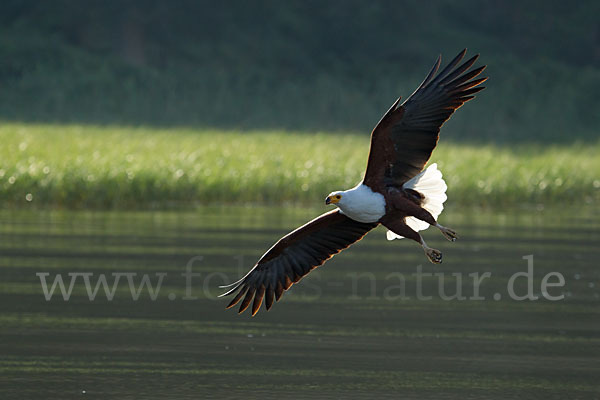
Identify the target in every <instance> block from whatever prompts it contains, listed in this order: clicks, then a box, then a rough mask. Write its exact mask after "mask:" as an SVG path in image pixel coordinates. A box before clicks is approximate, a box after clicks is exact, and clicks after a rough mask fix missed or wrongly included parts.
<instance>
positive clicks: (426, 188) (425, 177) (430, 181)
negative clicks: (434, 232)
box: [386, 163, 448, 240]
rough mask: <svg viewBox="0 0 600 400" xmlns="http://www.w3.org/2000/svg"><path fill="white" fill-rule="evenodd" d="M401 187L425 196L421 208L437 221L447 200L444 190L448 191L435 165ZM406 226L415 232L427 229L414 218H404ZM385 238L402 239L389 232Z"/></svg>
mask: <svg viewBox="0 0 600 400" xmlns="http://www.w3.org/2000/svg"><path fill="white" fill-rule="evenodd" d="M403 187H404V188H405V189H413V190H416V191H417V192H419V193H421V194H422V195H423V196H425V199H424V200H423V204H422V205H421V206H422V207H423V208H424V209H426V210H427V211H429V213H430V214H431V215H433V218H435V219H436V220H437V217H438V216H439V215H440V214H441V213H442V210H443V209H444V202H445V201H446V199H447V198H448V196H446V189H448V186H447V185H446V182H444V179H443V178H442V172H441V171H440V170H439V169H437V164H435V163H434V164H431V165H430V166H429V167H427V169H425V170H423V171H421V173H420V174H419V175H416V176H415V177H413V178H412V179H411V180H409V181H408V182H406V183H405V184H404V185H403ZM406 225H408V226H410V227H411V228H412V229H414V230H415V231H417V232H418V231H422V230H425V229H427V228H429V224H428V223H427V222H425V221H421V220H420V219H417V218H415V217H408V218H406ZM386 236H387V239H388V240H394V239H402V238H403V237H404V236H400V235H396V234H395V233H394V232H392V231H389V230H388V231H387V234H386Z"/></svg>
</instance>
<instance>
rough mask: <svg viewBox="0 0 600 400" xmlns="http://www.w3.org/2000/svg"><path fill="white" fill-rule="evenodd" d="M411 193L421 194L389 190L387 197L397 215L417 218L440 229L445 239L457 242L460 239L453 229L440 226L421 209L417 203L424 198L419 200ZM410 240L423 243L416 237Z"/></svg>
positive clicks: (428, 213)
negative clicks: (399, 213) (400, 213)
mask: <svg viewBox="0 0 600 400" xmlns="http://www.w3.org/2000/svg"><path fill="white" fill-rule="evenodd" d="M411 191H412V192H415V193H417V194H419V193H418V192H416V191H414V190H411V189H409V190H404V191H402V190H398V189H392V190H389V189H388V192H387V195H388V197H389V198H390V200H391V201H390V203H391V204H392V207H393V211H395V212H396V213H398V212H402V213H403V214H404V215H405V216H407V217H415V218H418V219H420V220H421V221H425V222H427V223H428V224H429V225H432V226H435V227H436V228H438V229H439V230H440V231H441V232H442V235H444V237H445V238H446V239H448V240H449V241H451V242H454V241H456V239H458V235H457V234H456V232H455V231H454V230H453V229H450V228H447V227H445V226H442V225H440V224H438V223H437V221H436V220H435V218H433V215H431V213H430V212H429V211H427V210H426V209H424V208H423V207H421V205H420V204H418V203H417V202H419V201H422V198H421V200H419V199H417V197H416V196H415V195H414V194H412V193H411ZM388 229H390V230H391V231H392V232H395V231H394V230H393V229H391V228H388ZM398 234H399V235H401V236H404V237H410V236H406V235H402V234H400V233H398ZM419 237H420V235H419ZM410 238H411V239H413V240H416V241H417V242H419V243H421V242H420V240H417V239H416V238H414V237H410Z"/></svg>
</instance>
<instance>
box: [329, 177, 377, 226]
mask: <svg viewBox="0 0 600 400" xmlns="http://www.w3.org/2000/svg"><path fill="white" fill-rule="evenodd" d="M337 206H338V207H339V208H340V210H341V211H342V214H345V215H347V216H348V217H350V218H352V219H353V220H355V221H358V222H377V221H379V219H380V218H381V217H383V216H384V215H385V198H384V197H383V195H382V194H381V193H377V192H374V191H372V190H371V188H369V187H368V186H366V185H363V183H362V182H361V183H359V184H358V185H357V186H356V187H355V188H353V189H350V190H346V191H345V192H342V199H341V200H340V202H339V203H337Z"/></svg>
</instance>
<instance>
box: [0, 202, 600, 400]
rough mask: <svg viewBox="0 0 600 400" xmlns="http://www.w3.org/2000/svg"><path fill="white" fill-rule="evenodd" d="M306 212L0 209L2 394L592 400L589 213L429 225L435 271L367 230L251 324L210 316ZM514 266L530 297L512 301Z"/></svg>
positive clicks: (455, 217)
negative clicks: (452, 238) (441, 227)
mask: <svg viewBox="0 0 600 400" xmlns="http://www.w3.org/2000/svg"><path fill="white" fill-rule="evenodd" d="M320 211H321V210H295V211H293V212H289V211H288V212H284V211H283V210H268V209H263V208H222V209H209V208H207V209H201V210H198V211H196V212H185V213H176V212H172V213H171V212H167V213H164V212H160V213H151V212H146V213H102V212H99V213H86V212H44V211H33V212H32V211H19V212H9V211H2V212H0V235H1V238H0V247H1V250H0V298H1V301H0V337H1V340H0V349H1V359H0V369H1V371H2V373H1V374H0V388H1V391H2V398H10V397H12V398H51V397H56V398H81V399H85V398H88V399H105V398H169V399H174V398H210V397H216V398H228V397H229V398H239V397H241V396H244V397H246V398H255V397H262V398H303V397H311V398H328V397H329V398H330V397H331V396H336V395H337V396H338V397H344V398H349V397H354V398H365V397H371V398H374V397H375V396H377V397H384V398H385V397H389V398H432V399H450V398H456V399H465V398H473V399H480V398H486V399H492V398H497V399H506V398H544V399H554V398H556V399H562V398H570V399H576V398H598V397H600V382H599V381H598V377H599V376H600V307H599V306H600V268H599V265H598V259H599V258H600V246H599V244H600V216H599V215H598V212H597V210H595V209H592V208H588V209H564V208H563V209H546V210H539V209H530V210H526V209H524V210H520V211H504V212H490V211H482V210H468V211H462V212H459V211H456V210H448V211H447V212H445V213H444V214H443V215H442V219H441V221H442V223H444V224H445V225H448V226H450V227H453V228H455V229H456V230H457V231H458V232H459V234H460V236H461V238H460V240H459V241H458V242H456V243H450V242H447V241H445V240H444V239H443V237H442V235H441V234H440V233H439V232H437V231H434V230H433V229H429V230H427V231H426V232H425V237H426V239H427V241H428V243H429V245H430V246H432V247H436V248H438V249H440V250H442V252H443V253H444V262H443V264H441V265H439V266H436V265H433V264H430V263H429V262H428V261H427V260H426V258H425V256H424V255H423V252H422V251H421V249H420V247H419V246H418V245H416V244H415V243H414V242H409V241H406V240H402V241H394V242H387V241H386V240H385V231H384V230H383V228H378V229H377V230H376V231H374V232H372V233H371V234H369V235H368V236H367V237H366V238H365V239H364V240H363V241H362V242H360V243H359V244H357V245H355V246H353V247H352V248H351V249H350V250H348V251H345V252H343V253H342V254H340V255H338V256H337V257H335V258H334V259H333V260H331V261H330V262H328V263H327V264H326V265H325V266H324V267H321V268H320V269H318V270H316V271H314V272H313V273H311V274H310V275H309V277H308V278H306V279H305V280H303V281H302V282H301V284H299V285H296V286H294V287H293V288H292V289H291V291H289V292H287V293H286V295H284V297H283V299H282V300H281V301H280V302H279V303H277V304H275V306H274V307H273V309H272V310H271V311H269V312H268V313H267V312H264V310H261V312H259V314H258V315H257V316H256V317H254V318H251V317H250V316H249V315H248V314H247V313H245V314H243V315H238V314H237V313H236V312H235V311H234V310H224V306H225V304H226V300H223V299H216V296H217V295H218V294H219V293H220V290H219V289H218V288H217V286H218V285H220V284H223V283H225V282H228V281H231V280H233V279H235V278H237V277H239V276H240V275H241V274H243V273H244V272H245V271H246V270H247V269H248V268H249V267H250V266H251V265H252V263H253V262H254V261H255V260H256V258H257V257H259V256H260V255H261V254H262V253H263V252H264V251H265V250H266V249H267V248H268V247H269V246H270V245H271V244H272V243H273V242H274V240H276V239H277V238H279V237H280V236H281V235H282V234H283V233H285V232H286V231H288V230H289V229H291V228H295V227H296V226H297V225H299V224H300V223H303V222H305V221H306V220H308V219H310V218H312V217H313V216H314V215H316V214H317V213H318V212H320ZM530 255H532V257H533V258H531V257H530V258H529V259H524V258H523V257H524V256H530ZM530 262H532V265H533V269H532V271H533V272H532V277H533V279H532V281H531V282H532V285H531V293H530V295H531V296H537V297H538V298H539V299H538V300H535V301H532V300H515V299H512V298H511V296H510V293H509V286H510V285H509V282H511V277H512V276H513V275H514V274H516V273H519V272H521V273H523V274H521V275H525V274H524V273H525V272H527V271H528V263H530ZM186 266H190V268H191V271H192V272H193V273H198V274H200V275H199V276H193V277H191V284H190V285H186V278H185V277H184V276H182V273H184V272H185V271H186ZM419 271H421V276H418V275H417V274H418V273H419ZM432 273H438V275H432ZM486 273H488V275H486V276H485V278H482V280H481V283H480V286H479V294H478V297H477V298H478V299H473V297H475V295H476V293H474V291H475V287H474V284H473V279H474V277H482V276H484V274H486ZM552 273H554V274H552ZM69 274H71V275H69ZM114 274H117V275H118V276H120V278H119V280H118V281H117V284H116V285H114V286H113V284H114V282H115V280H116V276H117V275H114ZM119 274H120V275H119ZM426 274H427V275H426ZM470 274H471V275H470ZM547 274H552V275H550V276H548V277H547V278H546V280H547V283H549V284H550V285H552V284H554V286H548V287H547V288H546V290H545V291H544V290H542V288H541V284H542V281H543V279H544V277H545V276H546V275H547ZM558 274H560V276H562V277H563V278H564V284H563V285H560V277H559V276H558ZM57 275H60V276H61V277H62V279H63V281H64V286H65V291H68V290H69V286H70V283H71V279H73V286H72V293H71V295H70V297H69V298H68V300H64V299H63V296H62V294H61V288H60V286H58V285H57V286H56V287H55V291H54V293H53V294H52V296H51V297H50V299H49V300H46V297H47V296H50V294H49V293H46V294H45V293H44V288H43V285H42V282H43V281H45V282H46V283H47V287H46V289H47V291H50V289H51V286H52V283H53V282H54V280H55V279H56V277H57ZM101 276H104V277H105V278H106V280H107V283H108V285H107V289H108V291H109V292H111V291H112V289H114V293H112V300H108V298H107V297H110V296H108V295H107V294H106V293H105V291H104V289H103V288H102V287H99V290H98V292H97V293H95V298H94V299H93V300H90V293H88V291H87V290H86V286H85V279H88V281H89V282H90V285H91V286H90V289H91V290H92V291H93V289H94V288H95V285H96V283H97V282H98V279H99V278H100V277H101ZM144 276H146V277H147V278H146V279H148V281H147V283H148V282H149V283H150V284H151V285H152V287H153V289H154V292H152V293H149V291H148V289H147V286H146V287H143V288H142V290H141V291H140V293H139V297H138V298H137V300H135V299H134V298H135V297H137V295H138V292H137V291H138V289H139V285H140V283H141V282H142V280H143V279H144ZM159 279H162V280H161V281H160V283H161V285H160V287H159V288H157V284H158V283H159ZM513 281H514V293H515V294H516V295H519V296H523V295H525V294H526V293H527V291H528V290H529V289H530V288H529V284H528V279H527V277H526V276H517V277H516V278H514V279H513ZM440 282H441V284H440ZM130 283H133V287H132V288H130V285H129V284H130ZM440 285H441V288H442V289H443V290H440ZM457 287H458V288H459V289H457ZM132 290H133V293H132ZM457 290H460V291H459V292H457ZM457 294H458V295H459V297H460V298H461V299H462V300H461V299H457V298H454V299H450V300H448V299H447V298H446V299H445V298H444V297H445V296H448V297H452V296H453V295H457ZM151 295H152V296H151ZM418 295H420V296H430V297H425V298H426V299H423V298H422V299H418V298H417V296H418ZM153 296H154V297H155V298H154V299H152V297H153ZM544 296H553V297H552V298H562V299H561V300H554V301H552V300H548V299H546V298H545V297H544ZM92 297H93V296H92ZM463 298H465V299H463Z"/></svg>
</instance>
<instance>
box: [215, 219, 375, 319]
mask: <svg viewBox="0 0 600 400" xmlns="http://www.w3.org/2000/svg"><path fill="white" fill-rule="evenodd" d="M377 225H378V223H377V222H374V223H363V222H358V221H354V220H353V219H350V218H348V217H347V216H345V215H344V214H342V213H340V211H339V210H333V211H330V212H328V213H325V214H323V215H321V216H319V217H317V218H315V219H313V220H312V221H310V222H308V223H307V224H305V225H303V226H301V227H300V228H298V229H296V230H295V231H293V232H290V233H289V234H287V235H286V236H284V237H282V238H281V239H279V241H278V242H277V243H275V245H273V247H271V248H270V249H269V250H268V251H267V252H266V253H265V254H264V255H263V256H262V257H261V258H260V260H259V261H258V262H257V263H256V265H255V266H254V268H252V269H251V270H250V272H248V274H246V276H245V277H243V278H242V279H240V280H239V281H237V282H235V283H232V284H231V285H228V286H227V287H230V286H233V288H232V289H231V290H229V291H228V292H226V293H224V294H222V295H221V296H227V295H230V294H233V293H235V292H236V291H237V292H238V293H237V295H236V296H235V298H234V299H233V300H231V302H230V303H229V305H228V306H227V308H230V307H233V306H234V305H236V304H237V303H238V302H239V301H240V300H241V299H242V297H244V300H243V301H242V304H241V305H240V309H239V312H240V313H241V312H243V311H244V310H245V309H246V308H248V305H250V302H251V301H252V299H254V302H253V304H252V315H254V314H256V313H257V311H258V309H259V308H260V306H261V303H262V301H263V298H265V305H266V307H267V310H268V309H270V308H271V306H272V305H273V299H275V300H279V298H280V297H281V295H282V294H283V292H284V291H285V290H287V289H289V288H290V286H292V284H294V283H296V282H298V281H299V280H300V279H302V277H304V276H305V275H306V274H308V273H309V272H310V271H312V270H313V269H315V268H316V267H318V266H319V265H321V264H323V263H324V262H325V261H327V260H328V259H329V258H331V257H332V256H333V255H335V254H337V253H339V252H340V251H342V250H343V249H345V248H347V247H348V246H350V245H351V244H353V243H354V242H357V241H359V240H360V239H362V238H363V236H365V235H366V234H367V232H369V231H370V230H371V229H373V228H375V227H376V226H377Z"/></svg>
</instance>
